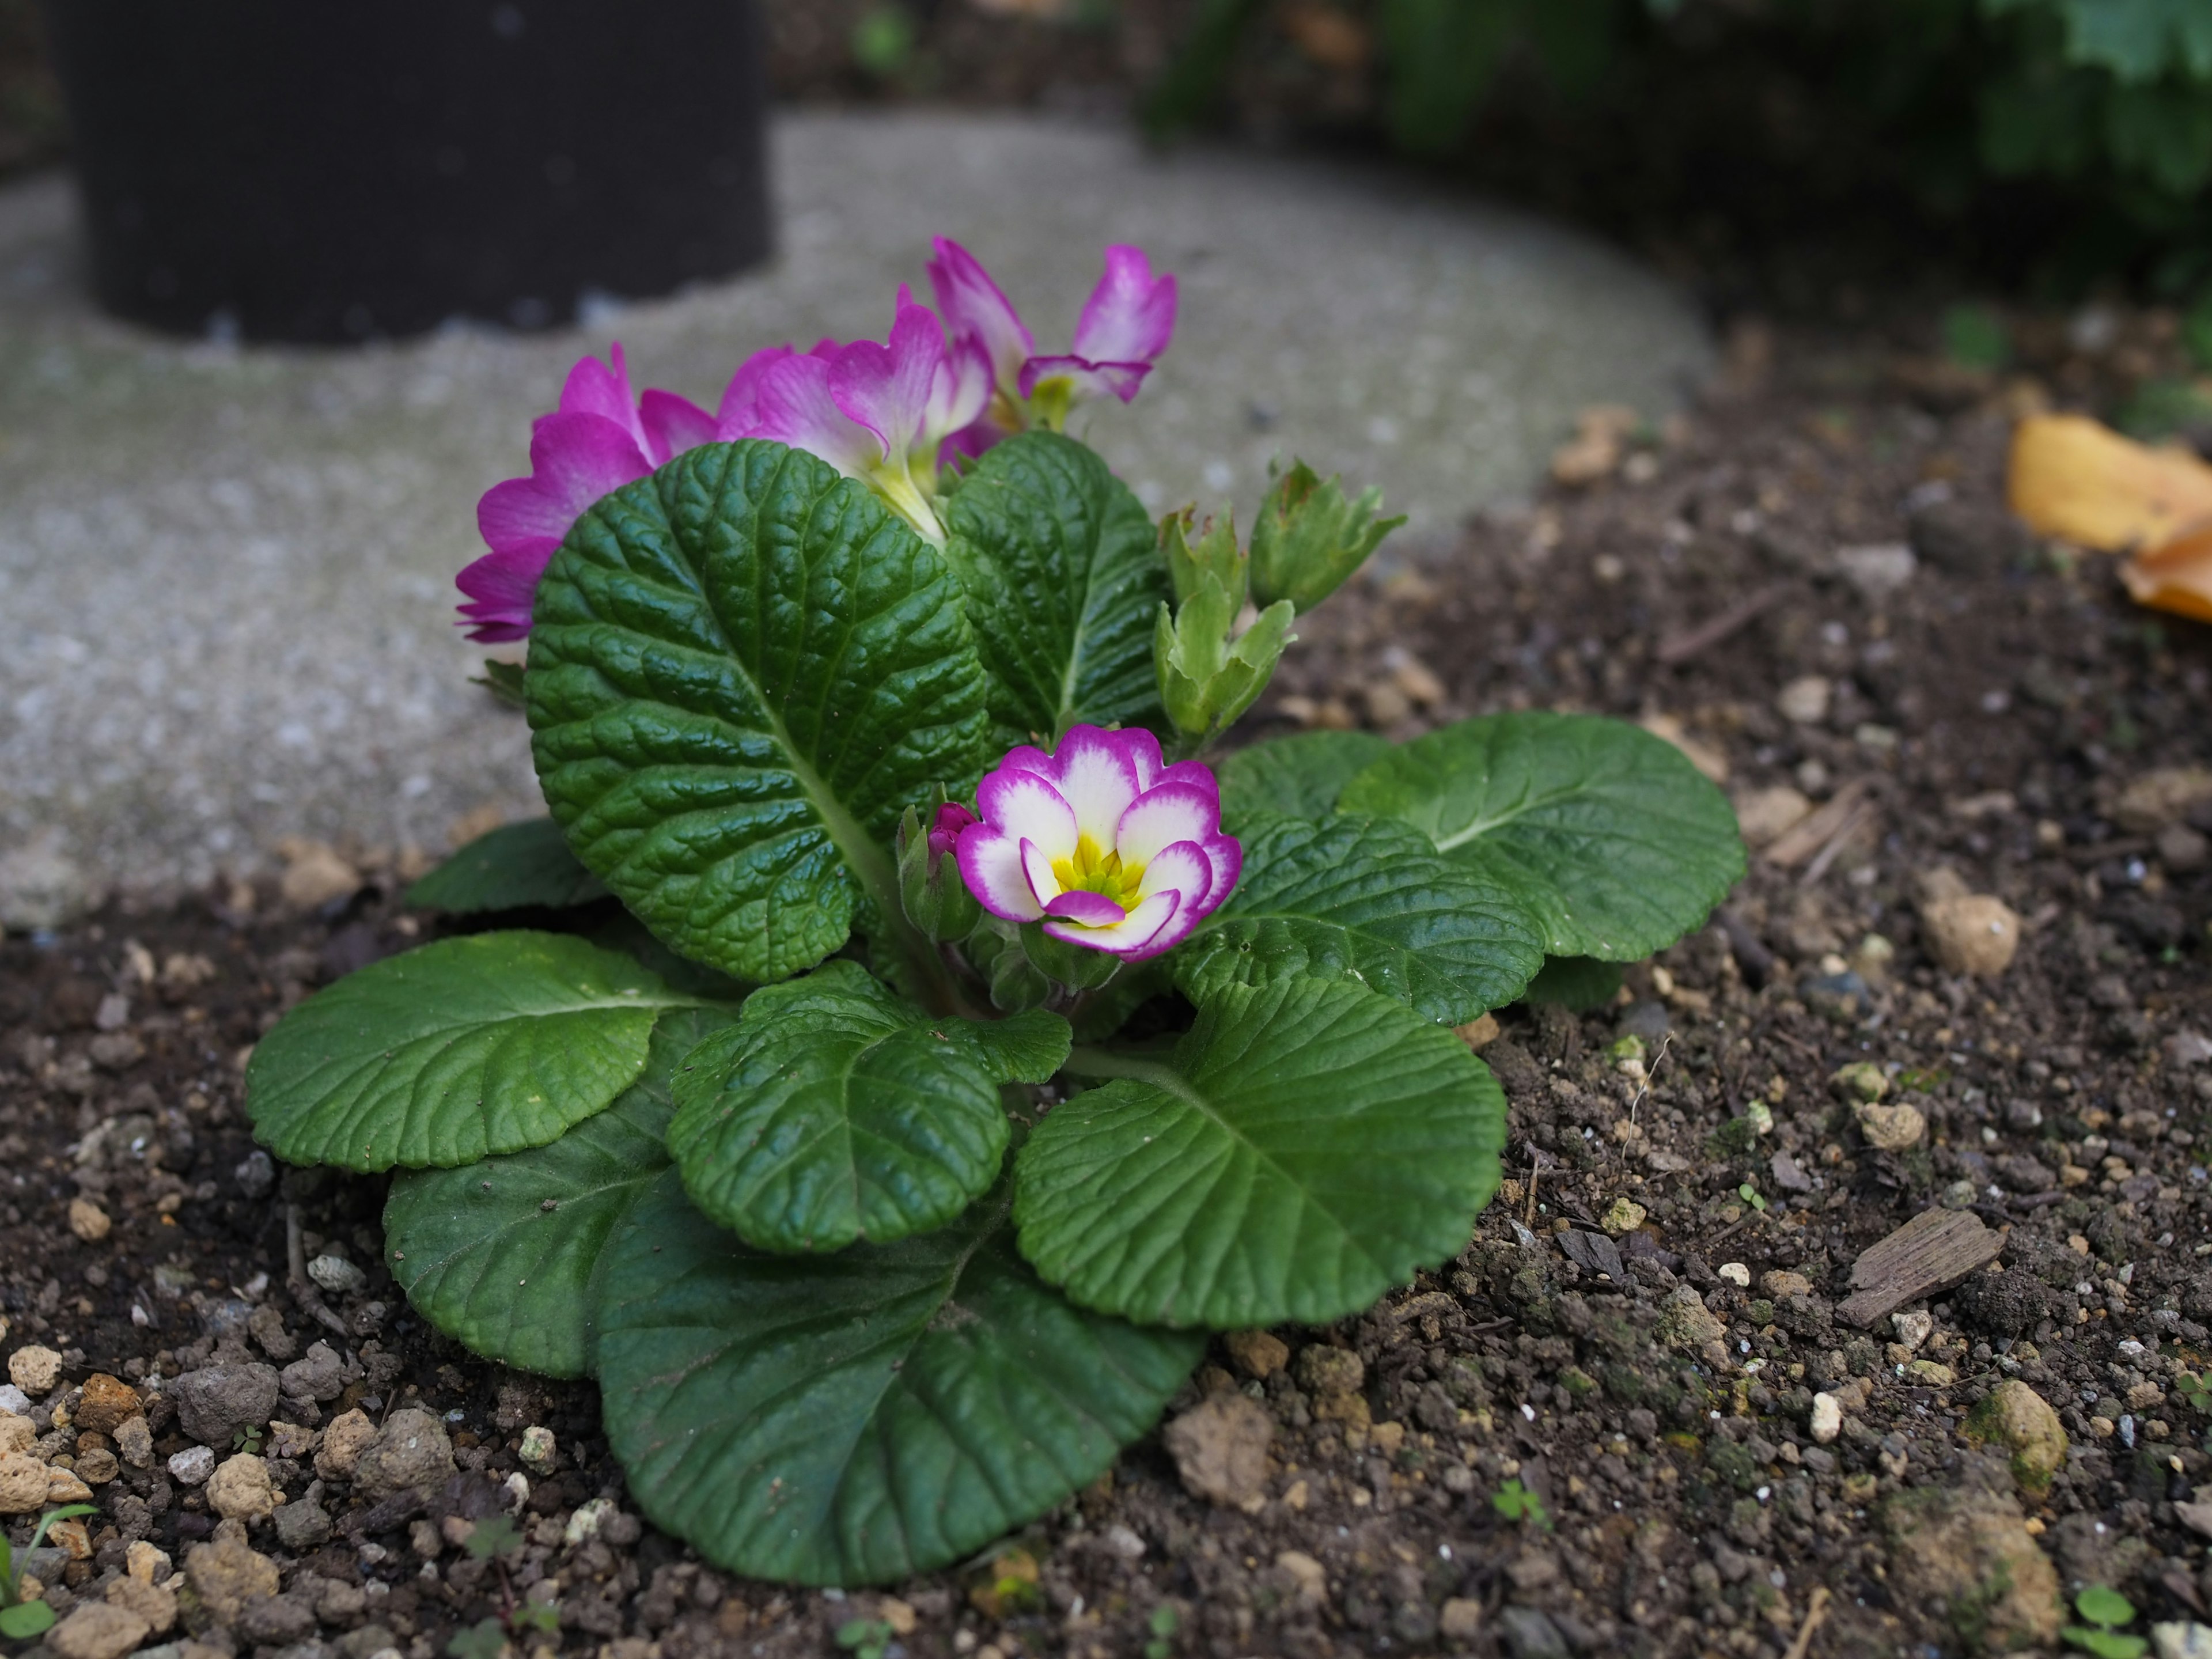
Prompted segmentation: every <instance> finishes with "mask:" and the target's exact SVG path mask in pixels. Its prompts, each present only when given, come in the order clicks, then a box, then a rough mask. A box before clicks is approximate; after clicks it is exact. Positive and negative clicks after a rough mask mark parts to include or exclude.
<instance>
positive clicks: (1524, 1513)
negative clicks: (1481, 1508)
mask: <svg viewBox="0 0 2212 1659" xmlns="http://www.w3.org/2000/svg"><path fill="white" fill-rule="evenodd" d="M1490 1507H1491V1508H1492V1509H1493V1510H1497V1511H1498V1514H1499V1515H1500V1516H1502V1517H1504V1519H1505V1520H1508V1521H1518V1522H1522V1523H1524V1524H1526V1525H1528V1526H1532V1527H1541V1528H1543V1529H1544V1530H1545V1531H1546V1532H1549V1531H1551V1529H1552V1516H1551V1512H1550V1511H1549V1510H1547V1509H1546V1508H1545V1507H1544V1500H1543V1499H1542V1498H1539V1497H1538V1496H1537V1495H1536V1494H1535V1493H1534V1492H1530V1491H1529V1490H1528V1487H1526V1486H1522V1484H1521V1483H1520V1482H1519V1481H1518V1480H1509V1481H1507V1482H1506V1483H1505V1484H1504V1486H1500V1487H1499V1488H1498V1490H1497V1492H1494V1493H1492V1496H1491V1499H1490Z"/></svg>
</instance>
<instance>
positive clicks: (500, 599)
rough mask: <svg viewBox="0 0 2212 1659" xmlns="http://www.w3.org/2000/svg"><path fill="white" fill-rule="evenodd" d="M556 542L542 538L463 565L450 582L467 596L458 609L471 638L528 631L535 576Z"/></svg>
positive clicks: (489, 639)
mask: <svg viewBox="0 0 2212 1659" xmlns="http://www.w3.org/2000/svg"><path fill="white" fill-rule="evenodd" d="M559 545H560V544H559V543H557V542H547V541H541V542H538V544H536V545H535V546H534V547H532V548H528V549H523V548H508V549H504V550H500V551H497V552H492V553H487V554H485V555H484V556H483V557H482V558H480V559H478V560H477V561H476V562H474V563H473V564H470V565H468V566H465V568H463V569H462V571H461V574H459V575H458V576H456V577H455V578H454V579H453V585H454V586H457V587H459V589H460V590H461V592H464V593H465V594H467V595H468V596H469V603H468V604H466V605H463V606H461V607H460V612H461V617H462V620H463V622H464V623H465V624H466V625H467V626H468V628H469V637H470V638H471V639H472V640H477V641H481V642H483V643H484V644H487V645H490V644H496V643H499V642H501V641H506V640H519V639H522V638H525V637H526V636H527V635H528V634H529V632H530V605H531V601H532V599H535V598H536V597H537V592H538V578H539V577H540V576H542V575H544V574H545V565H546V562H547V561H548V560H550V559H551V558H552V556H553V554H554V550H556V548H557V547H558V546H559Z"/></svg>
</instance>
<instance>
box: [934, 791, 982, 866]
mask: <svg viewBox="0 0 2212 1659" xmlns="http://www.w3.org/2000/svg"><path fill="white" fill-rule="evenodd" d="M971 823H975V814H974V813H973V812H971V811H969V810H968V809H967V808H966V807H964V806H963V805H960V803H959V802H957V801H950V800H949V801H947V802H945V805H942V806H940V807H939V808H938V809H937V816H936V817H933V818H932V819H931V820H930V823H929V866H930V868H931V869H933V870H934V869H935V868H936V867H937V861H938V860H939V859H941V858H943V857H944V856H945V854H947V853H950V852H951V851H952V850H953V849H954V848H957V846H958V845H959V844H960V832H961V831H962V830H963V829H966V828H967V827H968V826H969V824H971Z"/></svg>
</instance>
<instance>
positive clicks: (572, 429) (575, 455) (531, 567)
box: [456, 344, 711, 641]
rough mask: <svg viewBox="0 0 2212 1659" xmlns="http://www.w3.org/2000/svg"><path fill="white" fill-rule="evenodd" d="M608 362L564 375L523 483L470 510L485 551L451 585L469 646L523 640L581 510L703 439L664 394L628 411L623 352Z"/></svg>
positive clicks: (680, 405)
mask: <svg viewBox="0 0 2212 1659" xmlns="http://www.w3.org/2000/svg"><path fill="white" fill-rule="evenodd" d="M607 357H608V361H607V362H605V363H603V362H600V361H599V359H598V358H596V357H586V358H585V359H584V360H583V361H582V362H580V363H578V364H577V365H576V366H575V368H572V369H570V370H569V371H568V383H567V384H566V385H564V386H562V388H561V404H560V407H559V408H557V409H556V410H554V412H553V413H552V414H550V415H541V416H538V420H537V421H536V422H534V423H533V424H532V427H531V429H530V477H526V478H509V479H508V480H507V482H506V483H499V484H494V485H493V486H492V487H491V488H490V489H488V490H486V491H485V492H484V496H483V500H482V501H479V502H477V530H478V531H479V532H482V534H483V538H484V541H485V543H486V544H488V545H489V547H490V549H491V551H490V552H489V553H487V554H485V555H484V556H483V557H482V558H480V559H478V560H477V561H476V562H475V563H473V564H471V565H470V566H469V567H468V568H466V569H465V570H463V571H462V572H461V574H460V575H459V577H458V578H456V584H457V586H459V588H460V590H461V592H464V593H465V594H467V595H468V596H469V603H468V604H466V605H463V606H461V608H460V610H461V616H462V617H463V618H464V619H465V622H466V623H468V624H469V625H470V631H469V637H470V638H471V639H472V640H483V641H503V640H519V639H520V638H522V637H523V636H524V635H526V634H527V633H529V632H530V602H531V599H532V595H534V594H535V593H536V592H537V591H538V577H539V576H540V575H542V574H544V570H545V564H546V562H547V561H548V560H549V559H550V558H551V557H552V556H553V553H554V550H555V549H556V548H558V547H559V546H560V545H561V541H562V538H563V537H565V536H566V535H567V534H568V527H569V526H571V525H573V524H574V523H575V522H576V520H578V519H579V518H580V517H581V516H582V514H583V513H584V510H585V509H586V507H590V506H591V505H592V502H594V501H598V500H599V497H600V496H602V495H606V494H608V493H609V492H610V491H611V490H616V489H621V488H622V487H623V485H624V484H626V483H629V482H631V481H632V480H633V479H636V478H642V477H645V475H646V474H647V473H648V472H650V471H653V469H654V468H655V467H657V466H659V465H661V463H662V462H664V461H665V460H666V459H668V458H669V457H670V456H671V454H674V453H676V452H677V451H678V450H679V449H684V448H689V447H690V445H691V444H692V443H695V442H700V441H703V440H702V439H700V438H697V437H694V436H691V435H690V434H692V433H693V432H695V431H696V430H697V428H698V422H702V421H704V420H705V419H706V416H705V413H704V411H703V410H697V409H695V408H693V407H692V405H691V404H688V403H685V402H684V399H683V398H675V397H671V396H670V395H669V394H668V393H666V392H647V393H646V394H645V400H644V402H643V404H635V403H634V402H633V400H632V398H631V397H630V390H629V371H628V369H627V368H625V367H624V365H623V349H622V347H621V345H620V344H617V345H616V346H615V347H614V349H612V350H611V351H610V352H609V353H608V354H607ZM695 417H696V418H695ZM710 435H711V434H710Z"/></svg>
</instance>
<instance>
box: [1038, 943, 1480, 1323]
mask: <svg viewBox="0 0 2212 1659" xmlns="http://www.w3.org/2000/svg"><path fill="white" fill-rule="evenodd" d="M1070 1069H1071V1070H1072V1071H1075V1072H1077V1073H1087V1074H1089V1075H1093V1076H1100V1077H1111V1078H1113V1079H1115V1081H1113V1082H1110V1083H1108V1084H1106V1085H1104V1086H1103V1087H1102V1088H1097V1089H1092V1090H1091V1091H1088V1092H1087V1093H1084V1094H1080V1095H1078V1096H1076V1097H1074V1098H1073V1100H1069V1101H1066V1102H1064V1103H1061V1104H1060V1105H1058V1106H1055V1107H1054V1108H1053V1109H1052V1112H1051V1114H1050V1115H1048V1117H1046V1119H1045V1120H1044V1121H1043V1122H1042V1124H1040V1125H1039V1126H1038V1127H1037V1128H1036V1132H1035V1133H1033V1134H1031V1135H1030V1139H1029V1140H1028V1142H1027V1144H1026V1145H1024V1146H1023V1148H1022V1150H1021V1152H1020V1155H1019V1156H1018V1158H1017V1159H1016V1162H1015V1205H1014V1218H1015V1220H1016V1222H1017V1223H1018V1225H1019V1226H1020V1229H1021V1248H1022V1254H1023V1255H1025V1256H1027V1257H1028V1258H1029V1259H1030V1261H1031V1262H1033V1263H1035V1264H1036V1268H1037V1271H1038V1272H1039V1273H1042V1275H1043V1276H1044V1278H1045V1279H1047V1280H1048V1281H1049V1282H1051V1283H1054V1284H1056V1285H1060V1286H1061V1287H1062V1288H1063V1289H1065V1290H1066V1291H1067V1293H1068V1295H1069V1296H1070V1297H1073V1298H1074V1299H1075V1300H1076V1301H1077V1302H1079V1303H1081V1304H1084V1305H1085V1306H1086V1307H1091V1308H1096V1309H1097V1310H1100V1311H1101V1312H1103V1313H1111V1314H1118V1315H1120V1316H1122V1317H1124V1318H1129V1319H1138V1320H1142V1321H1146V1322H1154V1323H1159V1324H1166V1325H1207V1326H1212V1327H1214V1328H1218V1329H1232V1328H1240V1327H1243V1326H1249V1325H1273V1324H1279V1323H1281V1322H1285V1321H1286V1320H1295V1321H1298V1322H1303V1323H1307V1324H1323V1323H1326V1322H1328V1321H1329V1320H1332V1319H1340V1318H1342V1317H1344V1316H1346V1315H1347V1314H1352V1313H1357V1312H1358V1311H1360V1310H1362V1309H1364V1308H1366V1307H1368V1306H1369V1305H1370V1304H1372V1303H1373V1302H1374V1300H1375V1298H1376V1297H1378V1296H1380V1295H1381V1294H1382V1293H1383V1291H1386V1290H1388V1289H1389V1288H1390V1287H1391V1286H1392V1285H1401V1284H1403V1283H1405V1282H1406V1280H1407V1279H1409V1278H1411V1277H1412V1275H1413V1271H1414V1269H1415V1268H1417V1267H1423V1266H1426V1265H1433V1264H1434V1263H1436V1262H1439V1261H1444V1260H1446V1259H1447V1258H1449V1256H1451V1255H1455V1253H1457V1252H1458V1251H1459V1250H1460V1249H1463V1248H1464V1247H1465V1246H1466V1243H1467V1241H1468V1234H1469V1233H1470V1232H1471V1231H1473V1228H1474V1217H1475V1212H1477V1211H1478V1210H1480V1208H1481V1207H1482V1206H1483V1204H1484V1203H1485V1202H1486V1200H1488V1199H1489V1197H1490V1194H1492V1192H1493V1191H1494V1190H1496V1188H1497V1186H1498V1149H1499V1147H1500V1146H1503V1145H1504V1129H1505V1101H1504V1096H1503V1095H1502V1094H1501V1093H1500V1092H1499V1091H1498V1084H1497V1082H1496V1080H1495V1079H1492V1077H1491V1075H1490V1072H1489V1069H1488V1068H1487V1067H1486V1066H1484V1065H1483V1064H1482V1062H1481V1061H1480V1060H1477V1059H1475V1057H1474V1055H1473V1054H1469V1053H1468V1049H1467V1045H1466V1044H1465V1043H1463V1042H1461V1041H1460V1040H1459V1039H1458V1038H1457V1037H1455V1036H1453V1035H1452V1034H1451V1033H1450V1032H1449V1031H1447V1030H1443V1028H1442V1027H1441V1026H1437V1025H1431V1024H1428V1023H1427V1022H1426V1021H1425V1020H1423V1019H1422V1018H1420V1016H1419V1015H1418V1014H1416V1013H1414V1012H1413V1011H1412V1010H1411V1009H1408V1008H1407V1007H1405V1006H1403V1005H1402V1004H1400V1003H1397V1002H1394V1001H1392V1000H1389V998H1388V997H1383V996H1377V995H1376V994H1374V993H1373V992H1371V991H1365V990H1362V989H1361V988H1360V987H1358V986H1356V985H1352V984H1347V983H1345V982H1342V981H1334V982H1332V981H1321V980H1285V981H1280V982H1279V983H1277V984H1273V985H1269V986H1263V987H1257V988H1254V987H1245V986H1237V985H1231V986H1224V987H1220V988H1219V989H1218V990H1215V991H1213V992H1212V993H1211V994H1209V995H1207V996H1206V999H1205V1000H1204V1001H1203V1002H1201V1003H1200V1005H1199V1012H1198V1020H1197V1023H1196V1024H1194V1025H1193V1026H1192V1028H1191V1030H1190V1032H1189V1034H1188V1036H1185V1037H1184V1038H1183V1039H1182V1042H1180V1043H1179V1044H1177V1045H1176V1049H1175V1053H1174V1055H1173V1057H1172V1059H1166V1058H1159V1059H1152V1058H1139V1057H1135V1056H1131V1055H1127V1054H1100V1053H1096V1052H1094V1051H1090V1050H1085V1051H1083V1052H1081V1053H1079V1054H1077V1055H1076V1056H1075V1057H1074V1058H1073V1060H1071V1061H1070Z"/></svg>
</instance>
